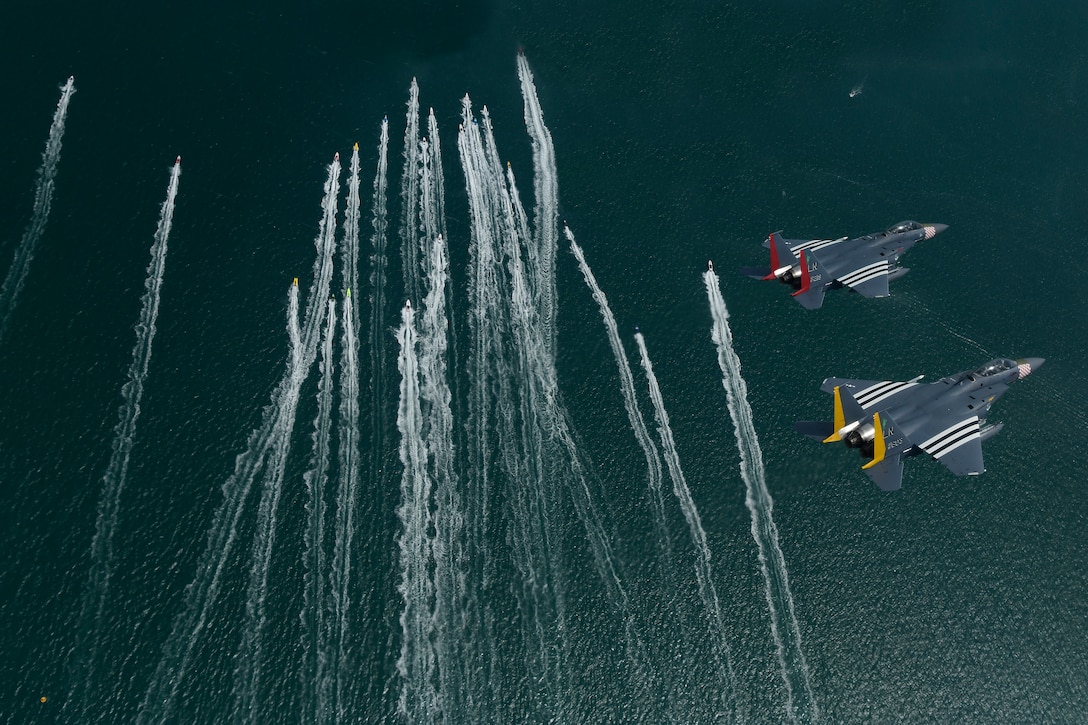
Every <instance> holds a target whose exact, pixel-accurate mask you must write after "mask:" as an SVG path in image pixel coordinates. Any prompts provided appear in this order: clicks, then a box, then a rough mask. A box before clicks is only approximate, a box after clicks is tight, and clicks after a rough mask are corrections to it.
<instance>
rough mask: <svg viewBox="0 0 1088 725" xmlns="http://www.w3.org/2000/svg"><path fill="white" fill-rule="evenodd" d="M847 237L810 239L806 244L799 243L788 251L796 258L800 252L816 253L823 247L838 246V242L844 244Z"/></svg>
mask: <svg viewBox="0 0 1088 725" xmlns="http://www.w3.org/2000/svg"><path fill="white" fill-rule="evenodd" d="M847 239H848V237H839V238H838V239H811V240H809V241H807V242H801V243H800V244H798V245H796V246H793V247H790V251H791V252H793V253H794V255H796V256H801V255H800V254H799V252H801V251H802V250H809V251H813V252H815V251H817V250H820V249H823V248H824V247H830V246H831V245H832V244H838V243H839V242H845V241H846V240H847Z"/></svg>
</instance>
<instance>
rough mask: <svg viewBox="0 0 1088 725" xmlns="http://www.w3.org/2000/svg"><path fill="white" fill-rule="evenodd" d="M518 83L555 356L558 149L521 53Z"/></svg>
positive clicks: (548, 339) (539, 294) (543, 309)
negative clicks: (529, 147) (530, 146)
mask: <svg viewBox="0 0 1088 725" xmlns="http://www.w3.org/2000/svg"><path fill="white" fill-rule="evenodd" d="M518 79H519V80H520V81H521V96H522V100H523V102H524V105H525V128H526V130H527V131H528V132H529V138H530V139H531V140H532V144H533V190H534V192H535V198H536V206H535V210H534V219H533V224H534V228H533V231H534V234H533V241H534V243H535V245H536V253H535V255H533V256H532V258H534V259H535V261H536V262H537V267H536V269H535V270H533V272H534V273H535V274H534V279H533V290H532V291H533V293H534V295H535V299H536V303H537V307H538V309H539V310H540V331H541V336H542V340H543V342H544V344H545V345H547V349H548V352H549V354H550V355H551V356H553V357H554V355H555V343H556V340H555V334H556V333H555V309H556V305H557V304H558V303H559V302H558V294H557V292H556V288H555V256H556V250H557V249H558V247H559V182H558V174H557V173H556V167H555V146H554V145H553V144H552V134H551V131H549V130H548V127H547V126H545V125H544V112H543V111H542V110H541V108H540V99H539V98H538V97H537V93H536V86H535V85H534V84H533V72H532V71H531V70H530V69H529V61H527V60H526V59H525V55H524V54H522V53H518Z"/></svg>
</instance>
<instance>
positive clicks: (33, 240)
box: [0, 77, 76, 342]
mask: <svg viewBox="0 0 1088 725" xmlns="http://www.w3.org/2000/svg"><path fill="white" fill-rule="evenodd" d="M75 92H76V85H75V78H73V77H69V78H68V81H67V82H66V83H65V84H64V85H63V86H62V87H61V89H60V101H58V102H57V110H56V111H54V113H53V124H52V125H51V126H50V127H49V138H48V139H47V140H46V142H45V151H43V152H42V165H41V166H40V167H38V185H37V188H36V189H35V190H34V211H33V212H31V215H30V223H29V224H27V227H26V231H24V232H23V238H22V239H21V240H19V246H18V247H16V248H15V258H14V259H13V260H12V262H11V268H10V269H9V270H8V274H7V276H6V277H5V278H4V284H3V285H2V286H0V342H2V341H3V339H4V334H5V333H6V332H7V329H8V322H10V320H11V313H12V312H13V311H14V310H15V304H16V303H17V302H18V299H19V293H20V292H22V291H23V283H24V282H26V276H27V273H28V272H29V271H30V262H31V261H32V260H33V259H34V251H35V249H37V247H38V241H39V240H40V239H41V238H42V233H43V232H44V231H45V223H46V222H47V221H49V210H50V208H51V207H52V205H53V186H54V181H55V180H56V177H57V164H58V163H60V147H61V140H62V139H63V138H64V120H65V118H66V117H67V116H68V102H69V101H70V100H71V99H72V94H73V93H75Z"/></svg>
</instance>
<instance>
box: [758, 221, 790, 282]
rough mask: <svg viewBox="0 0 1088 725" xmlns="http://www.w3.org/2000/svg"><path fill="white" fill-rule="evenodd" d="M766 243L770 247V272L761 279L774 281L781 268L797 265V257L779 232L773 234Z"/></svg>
mask: <svg viewBox="0 0 1088 725" xmlns="http://www.w3.org/2000/svg"><path fill="white" fill-rule="evenodd" d="M767 241H768V242H769V243H770V247H771V272H770V274H768V275H767V276H766V277H764V278H763V279H775V278H776V277H778V273H779V271H780V270H782V268H784V267H792V266H793V265H795V264H797V257H796V255H794V253H793V250H792V249H790V245H788V244H786V240H785V239H783V238H782V233H781V232H773V233H772V234H771V236H769V237H767Z"/></svg>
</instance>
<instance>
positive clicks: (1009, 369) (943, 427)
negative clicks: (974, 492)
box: [796, 357, 1043, 491]
mask: <svg viewBox="0 0 1088 725" xmlns="http://www.w3.org/2000/svg"><path fill="white" fill-rule="evenodd" d="M1042 364H1043V358H1041V357H1029V358H1024V359H1022V360H1008V359H1005V358H1000V359H997V360H991V361H990V362H988V363H986V364H985V365H983V366H982V367H980V368H978V369H977V370H967V371H965V372H962V373H958V374H956V375H952V376H950V377H947V378H942V379H940V380H938V381H937V382H935V383H919V382H918V381H919V380H921V379H922V376H921V375H919V376H918V377H917V378H914V379H913V380H909V381H907V382H905V383H903V382H894V381H878V380H850V379H847V378H828V379H827V380H825V381H824V383H823V385H821V386H820V390H823V391H824V392H825V393H831V394H832V395H834V396H835V420H834V422H831V423H828V422H816V421H801V422H799V423H797V425H796V429H797V431H798V432H800V433H804V434H805V435H807V436H808V437H809V438H812V439H814V440H818V441H821V442H822V443H834V442H835V441H843V442H844V443H845V444H846V447H847V448H855V449H857V450H858V451H860V452H861V456H862V458H868V459H869V461H868V462H867V463H866V464H865V465H863V466H862V469H864V471H865V472H866V473H867V474H869V477H870V478H872V479H873V482H874V483H876V485H877V486H878V487H879V488H881V489H882V490H884V491H895V490H897V489H898V488H899V487H900V486H902V484H903V459H904V458H907V457H908V456H916V455H918V454H919V453H928V454H929V455H931V456H933V457H934V458H936V459H937V460H938V461H940V462H941V463H943V464H944V465H945V466H947V467H948V469H949V470H950V471H952V473H954V474H956V475H957V476H976V475H978V474H980V473H982V472H983V471H985V470H986V469H985V467H984V466H983V465H982V442H983V441H985V440H987V439H988V438H992V437H993V436H995V435H997V433H998V432H999V431H1000V430H1001V428H1002V427H1003V425H1004V424H1003V423H997V424H996V425H986V415H987V414H988V413H989V412H990V406H992V405H993V404H994V401H996V400H997V399H998V398H1000V397H1001V396H1002V395H1004V394H1005V391H1006V390H1008V389H1009V384H1010V383H1012V382H1013V381H1015V380H1020V379H1021V378H1026V377H1027V376H1028V375H1030V374H1031V373H1032V371H1034V370H1038V369H1039V368H1040V367H1041V366H1042Z"/></svg>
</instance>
